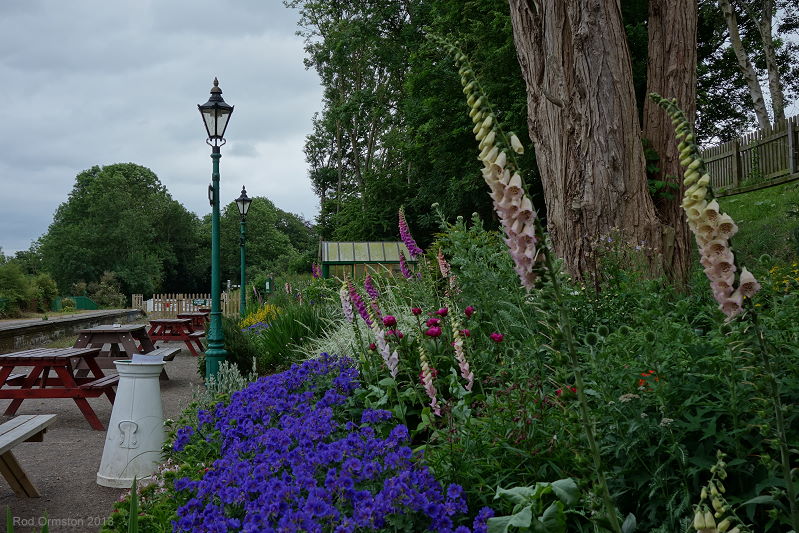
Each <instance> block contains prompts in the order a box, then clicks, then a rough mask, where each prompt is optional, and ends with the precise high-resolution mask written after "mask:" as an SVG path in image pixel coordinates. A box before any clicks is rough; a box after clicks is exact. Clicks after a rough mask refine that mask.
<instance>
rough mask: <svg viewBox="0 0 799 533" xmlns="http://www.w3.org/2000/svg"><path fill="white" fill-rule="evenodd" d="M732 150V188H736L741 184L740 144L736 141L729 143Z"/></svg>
mask: <svg viewBox="0 0 799 533" xmlns="http://www.w3.org/2000/svg"><path fill="white" fill-rule="evenodd" d="M730 150H732V165H731V166H732V186H733V188H736V187H738V186H739V185H740V184H741V144H740V142H739V141H738V139H735V140H734V141H732V142H731V143H730Z"/></svg>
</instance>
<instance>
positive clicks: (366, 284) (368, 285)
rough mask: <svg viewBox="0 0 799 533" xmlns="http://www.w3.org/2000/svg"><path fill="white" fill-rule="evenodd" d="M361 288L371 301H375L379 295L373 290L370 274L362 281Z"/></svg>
mask: <svg viewBox="0 0 799 533" xmlns="http://www.w3.org/2000/svg"><path fill="white" fill-rule="evenodd" d="M363 288H364V289H366V294H368V295H369V298H371V299H372V300H377V298H378V297H379V296H380V294H379V293H378V292H377V289H375V285H374V281H373V280H372V276H371V275H370V274H367V275H366V279H365V280H363Z"/></svg>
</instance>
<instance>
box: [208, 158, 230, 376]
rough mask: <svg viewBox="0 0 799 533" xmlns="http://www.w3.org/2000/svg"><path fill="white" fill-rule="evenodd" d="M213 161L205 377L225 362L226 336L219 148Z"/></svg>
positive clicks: (215, 371) (214, 372)
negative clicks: (220, 233) (220, 242)
mask: <svg viewBox="0 0 799 533" xmlns="http://www.w3.org/2000/svg"><path fill="white" fill-rule="evenodd" d="M211 148H212V151H211V159H213V162H214V167H213V173H212V174H211V181H212V185H211V189H212V191H211V192H212V194H213V199H212V204H213V210H212V212H211V323H210V324H209V326H208V349H207V350H205V377H206V378H208V377H210V376H215V375H216V373H217V372H218V371H219V363H221V362H222V361H224V360H225V358H226V357H227V352H226V351H225V335H224V333H223V332H222V306H221V302H220V300H221V294H222V278H221V275H220V274H221V272H220V265H219V261H220V253H219V240H220V239H219V159H220V158H221V157H222V153H221V152H220V151H219V146H212V147H211Z"/></svg>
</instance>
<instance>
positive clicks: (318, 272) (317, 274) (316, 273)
mask: <svg viewBox="0 0 799 533" xmlns="http://www.w3.org/2000/svg"><path fill="white" fill-rule="evenodd" d="M311 275H312V276H313V277H314V278H321V277H322V269H321V268H319V265H317V264H316V263H311Z"/></svg>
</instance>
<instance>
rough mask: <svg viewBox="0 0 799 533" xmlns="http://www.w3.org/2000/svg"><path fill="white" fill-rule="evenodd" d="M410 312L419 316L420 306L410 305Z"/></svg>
mask: <svg viewBox="0 0 799 533" xmlns="http://www.w3.org/2000/svg"><path fill="white" fill-rule="evenodd" d="M411 313H413V314H414V316H419V315H421V314H422V308H421V307H412V308H411Z"/></svg>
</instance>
